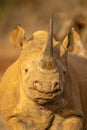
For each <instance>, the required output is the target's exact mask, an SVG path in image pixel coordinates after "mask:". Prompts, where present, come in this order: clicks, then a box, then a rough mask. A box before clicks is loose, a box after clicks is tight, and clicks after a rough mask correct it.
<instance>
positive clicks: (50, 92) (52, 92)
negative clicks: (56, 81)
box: [31, 88, 61, 94]
mask: <svg viewBox="0 0 87 130" xmlns="http://www.w3.org/2000/svg"><path fill="white" fill-rule="evenodd" d="M31 89H33V90H36V91H38V92H40V93H45V94H54V93H58V92H59V91H61V89H56V90H54V91H49V92H45V91H40V90H37V89H36V88H31Z"/></svg>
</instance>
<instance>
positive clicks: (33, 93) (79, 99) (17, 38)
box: [0, 19, 87, 130]
mask: <svg viewBox="0 0 87 130" xmlns="http://www.w3.org/2000/svg"><path fill="white" fill-rule="evenodd" d="M10 40H11V42H12V43H13V45H15V46H16V47H18V48H20V49H21V54H20V56H19V58H18V59H17V60H16V61H15V62H14V63H13V64H12V65H11V66H10V67H9V68H8V69H7V70H6V72H5V74H4V76H3V78H2V81H1V83H0V112H1V114H2V116H3V118H4V120H5V122H6V124H7V126H8V128H9V130H87V127H86V125H87V94H86V93H87V67H86V66H87V60H86V59H85V58H82V57H79V56H77V55H75V54H74V53H72V52H69V49H68V48H69V47H70V46H71V44H70V42H69V37H68V36H66V37H65V39H64V40H63V41H62V43H61V44H60V43H59V42H58V41H57V40H55V38H54V35H53V20H52V19H51V21H50V31H44V30H41V31H36V32H34V33H33V34H32V35H31V36H30V37H29V39H28V40H27V39H26V38H25V30H24V29H23V27H22V26H20V25H17V27H16V28H15V29H14V30H13V31H12V32H11V34H10Z"/></svg>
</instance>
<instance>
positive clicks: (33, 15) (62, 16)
mask: <svg viewBox="0 0 87 130" xmlns="http://www.w3.org/2000/svg"><path fill="white" fill-rule="evenodd" d="M86 8H87V0H72V1H71V0H0V78H1V77H2V75H3V73H4V72H5V70H6V68H7V67H8V66H9V65H10V64H12V63H13V62H14V61H15V60H16V59H17V57H18V56H19V54H20V50H18V49H15V48H14V47H13V46H12V45H11V43H10V40H9V36H10V32H11V30H12V29H13V28H14V27H15V26H16V25H17V24H20V25H22V27H23V28H24V29H25V31H26V37H27V39H28V38H29V35H30V34H31V33H33V32H34V31H37V30H48V27H49V18H50V14H51V13H52V12H54V14H55V20H54V33H55V34H56V33H57V35H59V37H63V36H64V35H65V32H63V30H66V28H68V26H69V24H70V23H71V20H72V19H73V16H75V17H76V16H77V15H76V14H77V12H80V13H83V14H84V15H86V11H87V10H86ZM63 25H64V26H63ZM61 30H62V32H61ZM62 35H63V36H62ZM0 122H1V123H0V130H7V129H6V127H5V126H4V125H3V124H4V122H3V120H2V119H1V118H0Z"/></svg>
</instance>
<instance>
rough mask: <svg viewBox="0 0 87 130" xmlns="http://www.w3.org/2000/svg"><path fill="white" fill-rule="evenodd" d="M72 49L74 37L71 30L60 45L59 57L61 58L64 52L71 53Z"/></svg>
mask: <svg viewBox="0 0 87 130" xmlns="http://www.w3.org/2000/svg"><path fill="white" fill-rule="evenodd" d="M73 48H74V36H73V28H72V29H71V30H70V31H69V33H68V34H67V36H66V37H65V38H64V40H63V41H62V44H61V46H60V57H62V56H63V55H64V54H65V53H66V51H67V52H72V51H73Z"/></svg>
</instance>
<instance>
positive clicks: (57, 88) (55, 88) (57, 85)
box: [51, 81, 60, 91]
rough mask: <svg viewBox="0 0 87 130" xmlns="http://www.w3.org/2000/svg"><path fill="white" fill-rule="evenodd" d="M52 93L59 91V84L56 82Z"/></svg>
mask: <svg viewBox="0 0 87 130" xmlns="http://www.w3.org/2000/svg"><path fill="white" fill-rule="evenodd" d="M51 89H52V91H55V90H59V89H60V88H59V82H57V81H56V82H54V83H53V84H52V87H51Z"/></svg>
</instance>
